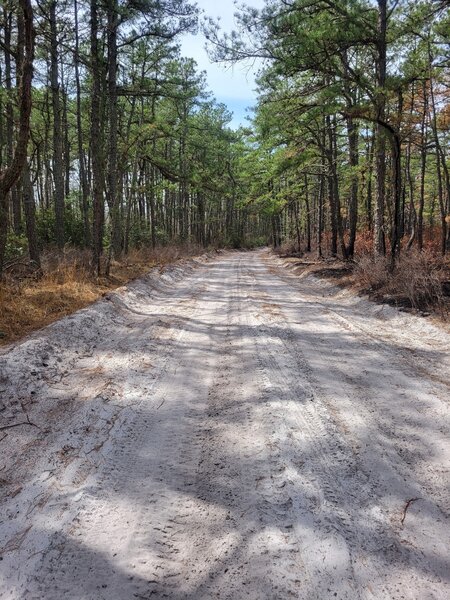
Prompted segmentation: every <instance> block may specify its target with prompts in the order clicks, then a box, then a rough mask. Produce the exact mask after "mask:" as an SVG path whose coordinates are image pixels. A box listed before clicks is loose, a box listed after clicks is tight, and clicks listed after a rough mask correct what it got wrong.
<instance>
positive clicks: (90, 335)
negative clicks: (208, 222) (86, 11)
mask: <svg viewBox="0 0 450 600" xmlns="http://www.w3.org/2000/svg"><path fill="white" fill-rule="evenodd" d="M449 348H450V346H449V337H448V336H446V335H445V334H442V333H441V332H439V331H438V330H437V329H435V328H434V327H432V326H431V325H429V324H427V323H426V322H425V321H424V320H423V319H418V318H415V317H411V316H407V315H401V314H400V313H397V312H396V311H395V310H393V309H391V308H387V307H379V306H376V305H373V304H371V303H369V302H367V301H365V300H361V299H356V298H354V297H353V296H351V295H350V294H349V293H346V292H339V291H337V290H336V289H335V288H333V287H332V286H331V285H330V284H329V283H326V282H323V281H319V280H317V279H314V278H312V277H307V278H300V279H299V278H298V277H297V276H295V275H294V274H292V273H291V272H290V271H288V270H286V269H284V268H283V266H282V265H281V264H280V261H277V260H276V259H274V258H271V257H269V255H268V254H267V253H266V252H255V253H229V254H225V255H222V256H220V257H218V258H217V259H214V260H213V261H199V262H198V263H197V264H194V265H193V264H192V263H190V264H188V265H187V266H185V267H177V268H173V269H169V270H168V271H167V272H166V273H165V274H163V275H162V276H160V275H157V274H152V275H149V276H148V277H147V278H144V279H143V280H140V281H138V282H136V283H134V284H132V285H131V286H129V289H128V290H122V291H121V292H119V293H116V294H111V295H110V296H109V298H108V299H106V300H104V301H102V302H99V303H97V304H95V305H94V306H92V307H90V308H88V309H85V310H84V311H80V312H79V313H77V314H76V315H74V316H73V317H71V318H68V319H64V320H62V321H60V322H59V323H57V324H55V325H53V326H51V327H50V328H47V329H46V330H43V331H42V332H41V333H39V334H37V335H36V336H34V337H32V338H31V339H29V340H27V341H25V342H23V343H22V344H18V345H16V346H14V347H11V348H9V349H8V350H7V351H6V352H3V353H2V354H0V394H1V402H2V403H1V404H0V409H1V410H0V417H1V420H2V424H5V423H6V424H10V423H18V422H25V420H26V419H27V418H28V419H29V421H30V422H31V423H33V425H28V424H27V425H22V426H19V427H14V428H11V429H8V430H4V431H2V432H0V440H1V441H0V449H1V450H2V452H3V454H2V459H1V464H0V469H1V471H0V478H1V482H2V504H1V505H0V510H1V513H0V514H1V524H0V551H1V558H2V560H1V562H0V576H1V577H0V597H1V598H2V599H3V598H5V599H6V598H7V599H19V598H20V599H26V600H28V599H29V600H41V599H42V600H43V599H48V600H62V599H68V600H101V599H105V600H106V599H108V600H132V599H134V598H138V599H153V598H171V599H173V600H181V599H186V600H187V599H191V600H207V599H208V600H209V599H212V598H220V599H222V600H225V599H240V598H250V599H254V600H262V599H267V600H275V599H280V600H281V599H288V598H302V599H307V600H309V599H315V598H317V599H321V600H322V599H324V598H341V599H343V598H348V599H357V598H358V599H359V598H361V599H366V598H367V599H369V598H376V599H384V598H386V599H393V598H414V599H428V598H448V597H449V596H450V560H449V556H450V552H449V549H450V534H449V513H450V494H449V490H448V487H449V486H448V484H449V474H448V467H449V464H450V442H449V440H450V436H449V408H448V399H449V397H450V394H449V389H448V379H449V374H450V373H449Z"/></svg>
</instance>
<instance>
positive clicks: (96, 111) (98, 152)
mask: <svg viewBox="0 0 450 600" xmlns="http://www.w3.org/2000/svg"><path fill="white" fill-rule="evenodd" d="M90 8H91V32H90V45H91V77H92V90H91V92H92V95H91V139H90V147H91V157H92V196H93V212H94V215H93V231H92V267H93V270H94V273H96V274H97V276H98V275H100V272H101V265H100V258H101V255H102V252H103V222H104V203H103V148H102V142H103V138H102V133H101V126H100V125H101V107H100V94H101V79H100V78H101V59H100V56H99V47H98V46H99V44H98V2H97V0H90Z"/></svg>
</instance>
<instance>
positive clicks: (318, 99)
mask: <svg viewBox="0 0 450 600" xmlns="http://www.w3.org/2000/svg"><path fill="white" fill-rule="evenodd" d="M0 18H1V21H0V32H1V37H0V44H1V50H0V82H1V95H0V169H1V176H0V274H1V273H3V274H4V273H8V272H9V271H14V265H15V264H16V262H17V260H18V259H19V260H23V259H24V258H25V259H27V260H28V259H29V263H28V268H29V269H31V270H32V272H34V273H35V274H37V273H39V272H40V271H41V269H42V259H41V257H42V255H43V253H44V255H45V254H46V253H48V252H51V253H52V255H53V256H58V255H59V256H63V255H64V253H67V250H68V249H69V248H79V249H84V250H86V249H88V250H89V257H90V258H89V265H90V266H89V268H90V270H91V272H92V273H93V274H94V275H97V276H98V275H101V274H106V275H108V274H109V272H110V267H111V264H112V261H117V260H120V259H121V257H124V256H127V255H128V254H129V252H130V250H131V249H141V248H156V247H160V246H167V245H173V244H176V245H183V244H196V245H198V246H201V247H211V246H215V247H235V248H238V247H255V246H263V245H266V244H272V245H273V246H274V247H280V246H282V247H283V244H287V246H286V247H288V248H290V249H291V251H294V252H297V253H302V252H305V251H306V252H311V251H312V252H314V253H315V254H316V255H317V256H318V257H322V256H340V257H341V258H342V259H344V260H348V259H353V258H354V255H355V252H356V254H357V255H358V254H361V253H364V254H366V255H367V254H370V256H371V257H372V259H373V260H374V261H375V262H376V261H377V260H378V259H380V260H382V262H383V264H384V265H385V266H386V269H388V270H390V271H391V272H392V270H393V269H394V268H395V263H396V261H398V259H399V257H400V256H401V254H402V253H403V252H408V251H410V250H411V251H412V252H414V251H418V253H417V252H416V254H415V255H414V256H416V260H423V258H422V259H421V258H420V257H421V256H422V257H423V256H424V254H423V252H424V251H426V252H431V253H432V254H433V257H436V256H438V255H445V254H446V253H448V252H449V250H450V174H449V156H448V155H449V139H450V133H449V128H450V103H449V94H450V89H449V85H450V80H449V60H450V47H449V42H450V40H449V30H450V11H449V7H448V2H446V1H445V0H422V1H418V2H417V1H412V0H399V1H396V2H392V3H389V2H388V1H387V0H377V1H376V2H375V1H372V0H283V1H280V0H268V1H267V2H266V5H265V7H264V8H263V9H261V10H257V9H253V8H251V7H246V6H242V7H240V8H238V11H237V14H236V19H237V25H236V30H235V31H232V32H227V31H222V30H221V28H220V27H219V24H218V23H217V22H215V21H214V20H212V19H208V18H207V16H206V17H205V16H202V15H201V14H200V12H199V11H198V10H197V8H196V6H195V4H190V3H188V2H187V1H186V0H158V1H153V0H128V1H123V2H122V1H119V0H107V1H106V0H105V1H102V0H92V1H90V2H84V1H83V0H72V1H69V0H60V1H58V2H56V0H41V1H39V2H33V1H32V0H28V1H24V0H23V1H22V0H20V1H19V0H5V1H4V2H2V12H1V15H0ZM186 32H191V33H197V35H204V36H205V40H207V44H208V49H209V53H210V57H211V60H213V61H219V62H221V63H223V64H224V65H227V64H228V65H230V64H238V63H242V64H249V61H250V62H251V61H255V60H256V61H258V65H260V68H259V73H258V79H257V85H258V94H259V95H258V101H257V105H256V107H255V108H254V111H253V113H252V114H251V119H249V123H248V126H245V127H240V128H239V129H237V130H233V129H232V128H231V127H230V126H229V123H230V121H231V114H230V112H229V110H228V109H227V107H226V106H225V105H223V104H220V103H218V102H217V101H216V100H215V99H214V98H213V97H212V96H211V93H210V92H209V91H208V87H207V81H206V77H205V73H203V72H201V71H199V69H198V68H197V66H196V64H195V62H194V61H193V60H192V59H189V58H186V57H183V56H182V55H181V52H180V47H179V39H180V37H181V36H182V35H183V34H184V33H186ZM431 262H432V261H431ZM427 264H428V266H429V265H430V264H431V263H430V261H428V263H427ZM440 265H441V266H440V268H441V267H442V263H440ZM430 268H431V267H430Z"/></svg>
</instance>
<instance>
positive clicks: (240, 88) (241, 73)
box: [181, 0, 264, 127]
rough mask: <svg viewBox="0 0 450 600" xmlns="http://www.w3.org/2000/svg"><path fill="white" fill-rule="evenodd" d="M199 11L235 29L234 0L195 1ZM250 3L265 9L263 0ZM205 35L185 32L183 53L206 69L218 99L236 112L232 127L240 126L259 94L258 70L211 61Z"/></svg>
mask: <svg viewBox="0 0 450 600" xmlns="http://www.w3.org/2000/svg"><path fill="white" fill-rule="evenodd" d="M196 3H197V5H198V7H199V9H200V10H203V11H204V14H205V15H207V16H209V17H214V18H217V17H220V23H221V28H222V30H223V31H228V32H230V31H231V30H232V29H234V28H235V20H234V13H235V12H236V7H235V4H234V2H233V0H196ZM245 3H246V4H247V5H249V6H254V7H256V8H262V6H263V5H264V0H246V2H245ZM205 42H206V40H205V38H204V37H203V35H202V34H201V33H199V34H198V35H196V36H193V35H186V36H184V38H183V39H182V40H181V51H182V54H183V56H186V57H190V58H193V59H194V60H195V61H196V62H197V64H198V66H199V69H200V70H203V71H206V74H207V80H208V85H209V88H210V90H211V91H212V93H213V95H214V96H215V97H216V99H217V100H218V101H219V102H223V103H224V104H226V105H227V107H228V108H229V110H230V111H232V112H233V113H234V118H233V121H232V122H231V124H230V125H231V127H239V125H241V124H242V125H245V124H246V123H247V121H246V119H245V117H246V114H247V113H246V108H247V107H250V106H253V105H254V103H255V98H256V94H255V91H254V88H255V69H254V68H251V67H250V66H249V65H240V64H239V65H235V66H233V67H230V65H220V64H212V63H211V62H210V60H209V58H208V55H207V52H206V50H205Z"/></svg>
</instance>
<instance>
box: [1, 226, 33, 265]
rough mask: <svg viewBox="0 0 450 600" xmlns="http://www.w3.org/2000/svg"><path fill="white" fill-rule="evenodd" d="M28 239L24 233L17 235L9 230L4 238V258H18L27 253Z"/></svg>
mask: <svg viewBox="0 0 450 600" xmlns="http://www.w3.org/2000/svg"><path fill="white" fill-rule="evenodd" d="M27 249H28V241H27V238H26V236H25V235H23V234H21V235H17V234H15V233H14V232H9V233H8V236H7V239H6V251H5V259H6V261H8V260H13V259H15V258H20V257H21V256H24V255H25V254H26V253H27Z"/></svg>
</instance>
